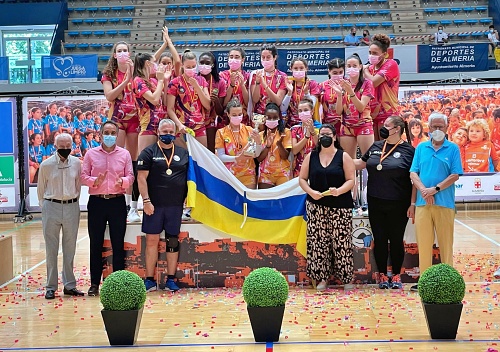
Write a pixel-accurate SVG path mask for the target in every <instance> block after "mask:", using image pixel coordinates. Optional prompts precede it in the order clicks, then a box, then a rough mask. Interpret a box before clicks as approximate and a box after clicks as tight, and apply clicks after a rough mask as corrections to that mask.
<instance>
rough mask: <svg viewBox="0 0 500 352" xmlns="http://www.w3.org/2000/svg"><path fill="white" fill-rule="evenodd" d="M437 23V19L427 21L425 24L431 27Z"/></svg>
mask: <svg viewBox="0 0 500 352" xmlns="http://www.w3.org/2000/svg"><path fill="white" fill-rule="evenodd" d="M438 24H439V21H427V25H428V26H431V27H433V26H437V25H438Z"/></svg>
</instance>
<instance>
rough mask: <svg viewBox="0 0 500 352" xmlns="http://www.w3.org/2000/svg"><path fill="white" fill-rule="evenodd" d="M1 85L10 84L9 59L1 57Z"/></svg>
mask: <svg viewBox="0 0 500 352" xmlns="http://www.w3.org/2000/svg"><path fill="white" fill-rule="evenodd" d="M0 83H9V58H8V57H0Z"/></svg>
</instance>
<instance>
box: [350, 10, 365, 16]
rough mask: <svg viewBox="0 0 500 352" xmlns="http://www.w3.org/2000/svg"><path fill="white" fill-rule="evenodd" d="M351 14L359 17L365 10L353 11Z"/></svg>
mask: <svg viewBox="0 0 500 352" xmlns="http://www.w3.org/2000/svg"><path fill="white" fill-rule="evenodd" d="M353 14H354V16H357V17H361V16H363V15H364V14H365V12H364V11H354V12H353Z"/></svg>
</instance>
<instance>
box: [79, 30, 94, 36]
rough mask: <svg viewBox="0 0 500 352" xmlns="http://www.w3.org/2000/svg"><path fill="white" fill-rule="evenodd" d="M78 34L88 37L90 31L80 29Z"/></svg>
mask: <svg viewBox="0 0 500 352" xmlns="http://www.w3.org/2000/svg"><path fill="white" fill-rule="evenodd" d="M80 34H81V35H83V36H85V37H90V36H91V35H92V32H91V31H81V32H80Z"/></svg>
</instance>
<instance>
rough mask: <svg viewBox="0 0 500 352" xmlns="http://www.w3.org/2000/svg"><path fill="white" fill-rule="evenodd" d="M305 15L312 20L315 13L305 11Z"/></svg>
mask: <svg viewBox="0 0 500 352" xmlns="http://www.w3.org/2000/svg"><path fill="white" fill-rule="evenodd" d="M303 16H304V17H305V18H307V20H308V21H310V20H311V18H313V17H314V13H312V12H306V13H304V14H303Z"/></svg>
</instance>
